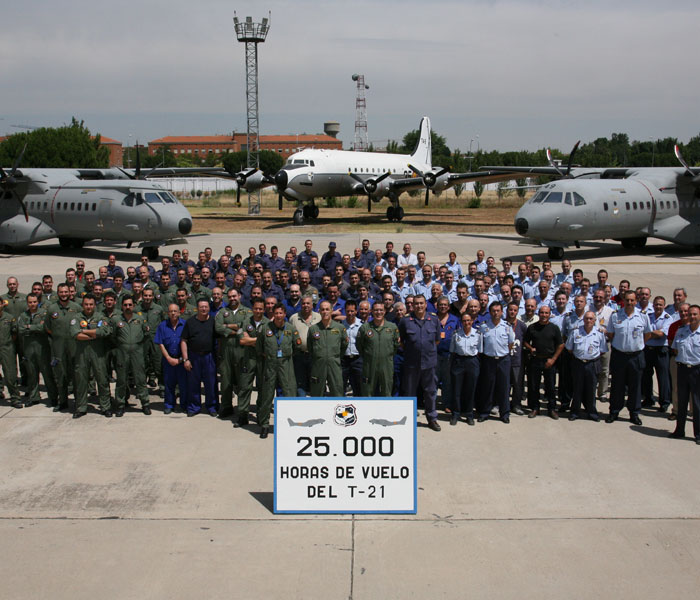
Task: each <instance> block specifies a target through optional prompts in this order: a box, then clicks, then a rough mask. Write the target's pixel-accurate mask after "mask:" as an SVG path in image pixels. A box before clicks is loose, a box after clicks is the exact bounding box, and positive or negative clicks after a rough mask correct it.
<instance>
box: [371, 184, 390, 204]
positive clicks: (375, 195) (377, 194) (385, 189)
mask: <svg viewBox="0 0 700 600" xmlns="http://www.w3.org/2000/svg"><path fill="white" fill-rule="evenodd" d="M368 183H369V182H368ZM365 187H366V188H368V189H367V193H368V195H369V196H370V197H371V198H372V200H374V201H375V202H378V201H379V200H381V199H382V198H384V196H386V195H387V194H388V193H389V192H390V191H391V179H389V178H387V179H384V180H382V181H380V182H378V183H377V184H376V186H374V191H370V189H371V188H370V186H369V185H366V186H365Z"/></svg>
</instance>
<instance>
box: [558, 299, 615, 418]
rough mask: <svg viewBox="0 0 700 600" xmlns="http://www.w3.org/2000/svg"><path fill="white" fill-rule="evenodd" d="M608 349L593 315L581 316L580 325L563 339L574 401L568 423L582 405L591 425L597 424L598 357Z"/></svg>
mask: <svg viewBox="0 0 700 600" xmlns="http://www.w3.org/2000/svg"><path fill="white" fill-rule="evenodd" d="M607 348H608V344H607V341H606V339H605V334H604V333H603V332H602V331H601V330H600V329H599V328H598V326H597V315H596V313H595V312H593V311H590V310H589V311H586V312H585V313H584V314H583V325H580V326H579V327H577V328H575V329H570V330H569V331H568V334H567V337H566V349H567V350H568V351H569V352H570V353H571V354H572V355H573V358H572V365H571V375H572V379H573V398H572V401H571V412H570V413H569V421H575V420H576V419H578V417H579V411H580V410H581V405H583V409H584V411H585V412H586V415H587V416H588V418H589V419H591V421H599V420H600V417H599V416H598V411H597V410H596V406H595V399H596V389H597V387H598V373H599V372H600V368H601V365H600V357H601V355H603V354H604V353H605V352H606V351H607Z"/></svg>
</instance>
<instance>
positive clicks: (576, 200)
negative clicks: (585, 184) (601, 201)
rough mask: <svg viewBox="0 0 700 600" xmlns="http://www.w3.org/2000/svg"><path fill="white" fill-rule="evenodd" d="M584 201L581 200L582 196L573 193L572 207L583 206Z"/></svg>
mask: <svg viewBox="0 0 700 600" xmlns="http://www.w3.org/2000/svg"><path fill="white" fill-rule="evenodd" d="M585 205H586V201H585V200H584V199H583V196H582V195H581V194H579V193H578V192H574V206H585Z"/></svg>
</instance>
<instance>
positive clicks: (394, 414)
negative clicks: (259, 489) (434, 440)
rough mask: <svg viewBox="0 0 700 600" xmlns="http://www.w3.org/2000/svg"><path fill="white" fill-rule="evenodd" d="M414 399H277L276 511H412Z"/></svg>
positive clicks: (414, 438) (414, 463) (413, 497)
mask: <svg viewBox="0 0 700 600" xmlns="http://www.w3.org/2000/svg"><path fill="white" fill-rule="evenodd" d="M416 485H417V484H416V399H415V398H351V397H348V398H277V399H276V400H275V512H276V513H414V514H415V512H416V489H417V488H416Z"/></svg>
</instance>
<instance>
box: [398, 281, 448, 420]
mask: <svg viewBox="0 0 700 600" xmlns="http://www.w3.org/2000/svg"><path fill="white" fill-rule="evenodd" d="M427 306H428V303H427V301H426V299H425V296H423V295H422V294H419V295H417V296H416V297H415V298H414V299H413V313H412V314H410V315H408V316H406V317H404V318H403V319H401V322H400V323H399V334H400V336H401V343H402V345H403V348H404V364H403V371H402V376H401V394H402V395H404V396H416V395H417V393H418V389H419V388H420V389H421V390H422V392H423V402H424V403H425V416H426V418H427V419H428V427H430V429H432V430H433V431H440V424H439V423H438V422H437V408H436V401H437V375H436V373H435V370H436V368H437V345H438V343H440V322H439V321H438V318H437V317H436V316H435V315H429V314H427V312H426V308H427Z"/></svg>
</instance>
